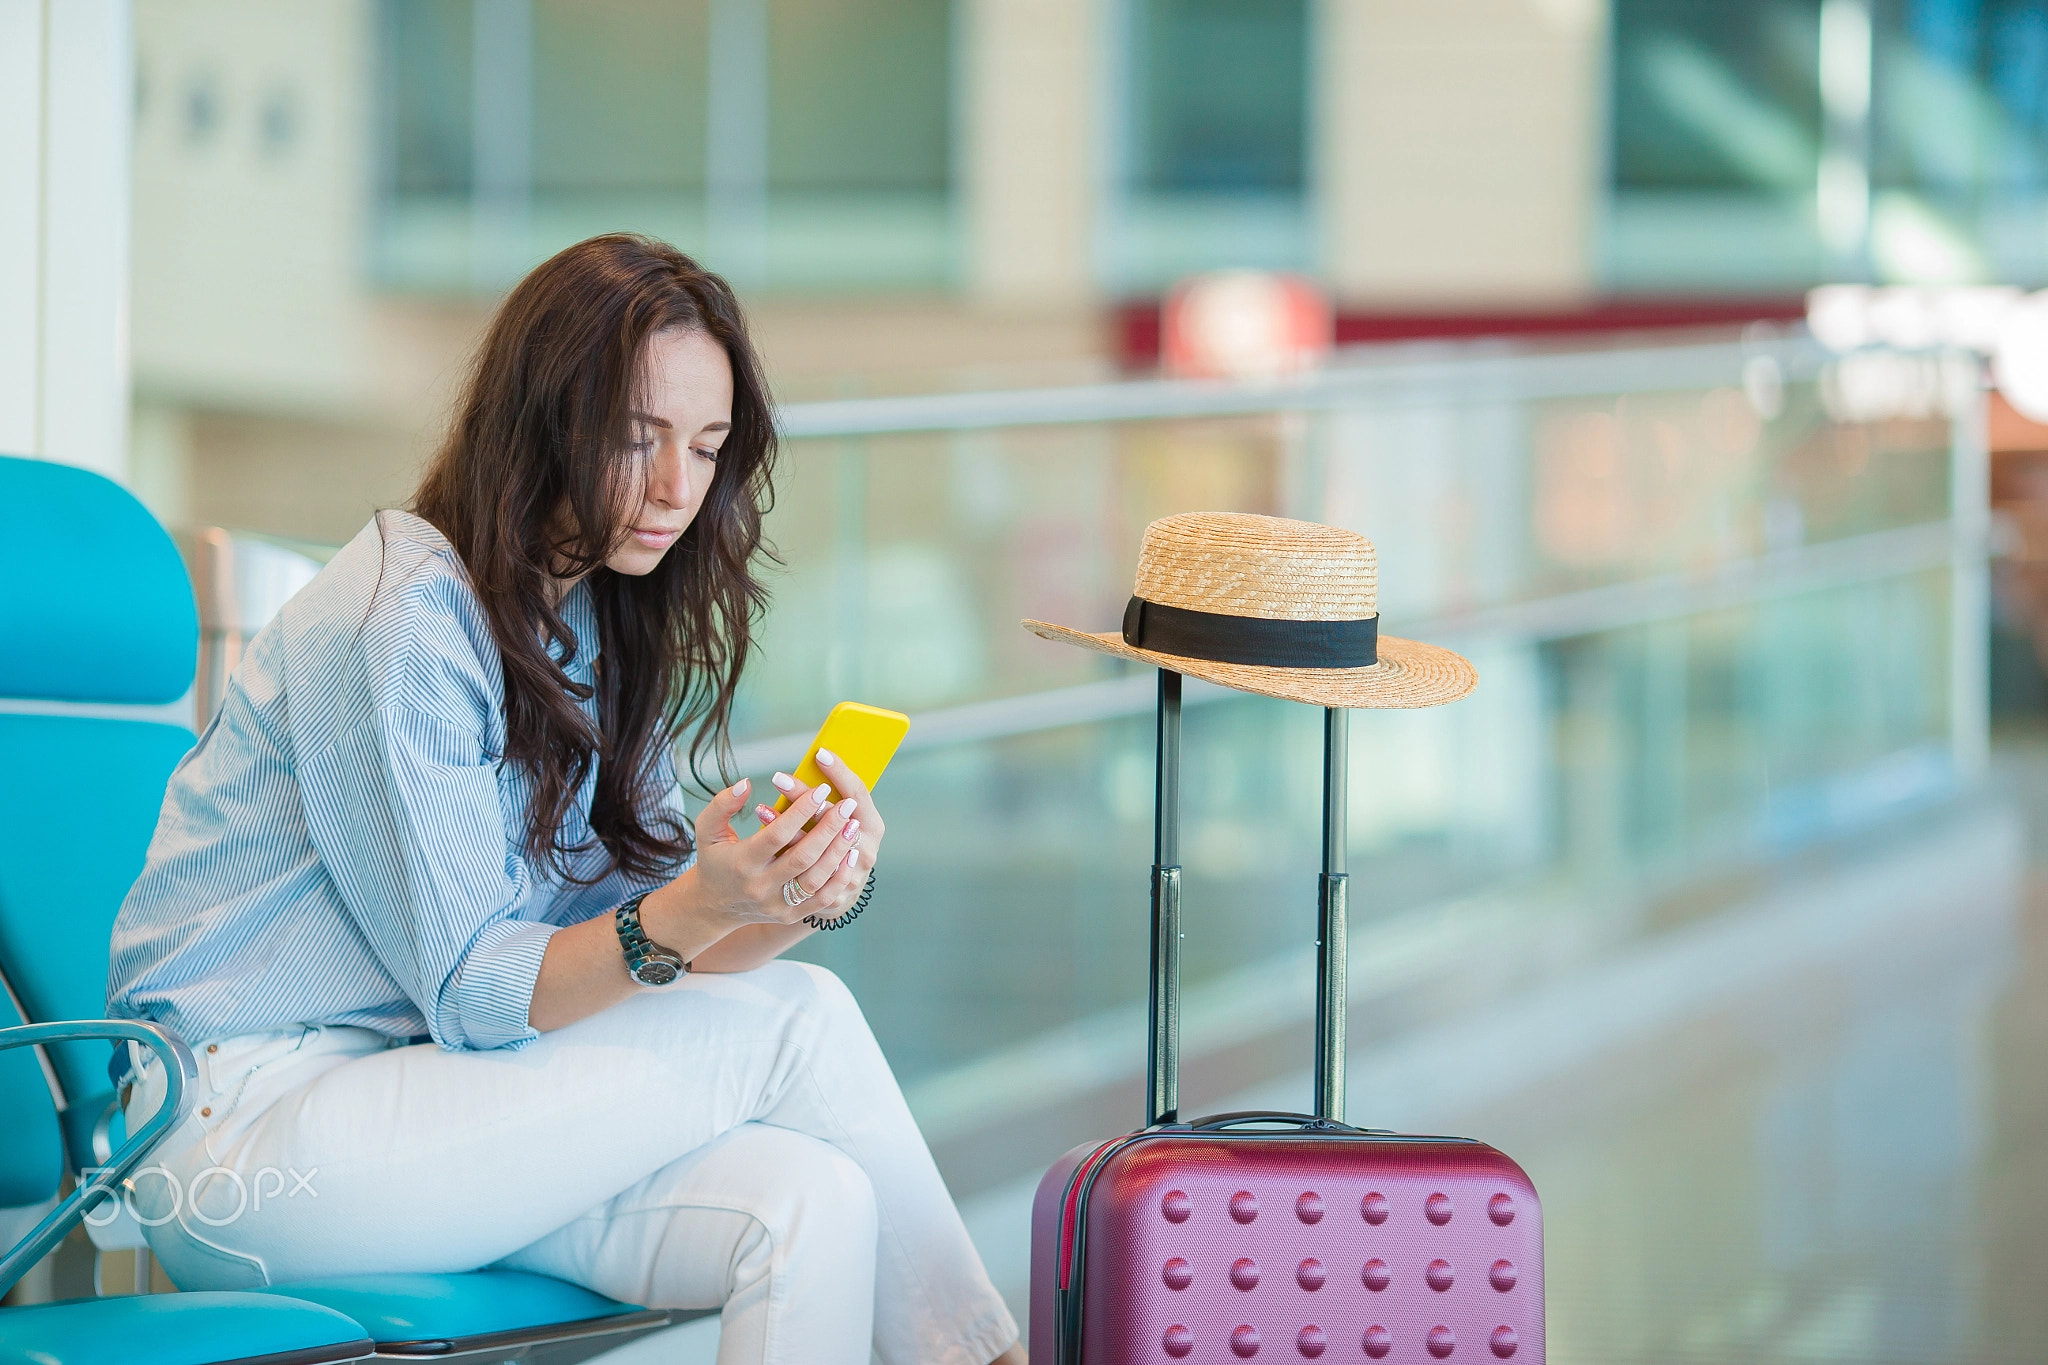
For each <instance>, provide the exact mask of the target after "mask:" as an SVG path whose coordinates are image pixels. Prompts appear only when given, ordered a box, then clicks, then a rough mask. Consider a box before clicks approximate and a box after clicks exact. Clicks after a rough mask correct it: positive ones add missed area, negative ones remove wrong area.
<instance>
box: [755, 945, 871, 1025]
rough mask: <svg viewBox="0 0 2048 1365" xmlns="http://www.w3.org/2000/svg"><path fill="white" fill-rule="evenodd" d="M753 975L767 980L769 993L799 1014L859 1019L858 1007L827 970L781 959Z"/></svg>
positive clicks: (848, 992)
mask: <svg viewBox="0 0 2048 1365" xmlns="http://www.w3.org/2000/svg"><path fill="white" fill-rule="evenodd" d="M756 971H757V972H759V973H760V974H762V975H763V976H764V977H766V978H767V979H768V982H769V984H770V986H771V989H773V990H775V991H776V993H778V994H779V995H781V996H782V997H783V998H784V999H786V1000H788V1001H789V1002H790V1003H791V1004H792V1005H794V1006H795V1007H796V1008H797V1009H798V1010H800V1011H801V1012H803V1013H806V1014H819V1015H828V1016H833V1017H843V1016H846V1015H852V1016H854V1017H855V1018H862V1016H861V1012H860V1003H859V1002H858V1001H856V1000H855V999H854V998H853V992H852V991H850V990H848V989H847V988H846V983H845V982H844V981H841V980H840V979H839V977H838V975H837V974H836V973H834V972H833V971H832V970H831V969H830V968H828V967H820V966H819V965H818V964H817V963H815V962H792V961H790V960H789V959H787V958H782V959H779V960H777V961H775V962H771V963H769V964H768V965H766V966H764V967H760V968H757V969H756ZM863 1022H865V1021H864V1020H863Z"/></svg>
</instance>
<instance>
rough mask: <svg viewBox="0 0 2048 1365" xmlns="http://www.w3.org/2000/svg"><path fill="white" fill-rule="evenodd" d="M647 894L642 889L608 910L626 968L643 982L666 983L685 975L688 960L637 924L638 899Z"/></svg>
mask: <svg viewBox="0 0 2048 1365" xmlns="http://www.w3.org/2000/svg"><path fill="white" fill-rule="evenodd" d="M649 894H650V892H647V891H642V892H641V893H640V894H639V895H637V896H634V897H633V898H632V899H631V900H629V901H627V902H626V903H625V904H624V905H621V906H620V907H619V908H618V909H617V910H615V911H613V912H612V919H613V924H614V926H615V927H616V928H617V930H618V934H619V948H620V951H622V952H623V953H625V955H626V970H627V971H628V972H630V973H632V976H633V979H634V980H635V981H638V982H639V983H640V984H641V985H643V986H666V985H667V984H669V983H670V982H671V981H674V980H676V979H677V978H678V977H682V976H687V975H689V971H690V964H689V963H687V962H685V961H683V959H682V957H681V955H680V954H678V953H676V952H674V951H673V950H671V949H668V948H664V947H662V946H661V945H660V944H659V943H656V942H655V941H654V940H653V939H651V938H649V937H647V930H646V929H644V928H643V927H641V924H640V902H641V901H644V900H646V899H647V897H648V895H649Z"/></svg>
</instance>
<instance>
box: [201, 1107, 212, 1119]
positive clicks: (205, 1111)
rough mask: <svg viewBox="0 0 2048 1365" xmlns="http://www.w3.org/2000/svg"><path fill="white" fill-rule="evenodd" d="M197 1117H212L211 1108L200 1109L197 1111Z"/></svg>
mask: <svg viewBox="0 0 2048 1365" xmlns="http://www.w3.org/2000/svg"><path fill="white" fill-rule="evenodd" d="M199 1117H200V1118H203V1119H210V1118H212V1117H213V1110H212V1109H211V1108H207V1109H202V1110H200V1111H199Z"/></svg>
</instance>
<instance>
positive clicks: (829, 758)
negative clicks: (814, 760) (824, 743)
mask: <svg viewBox="0 0 2048 1365" xmlns="http://www.w3.org/2000/svg"><path fill="white" fill-rule="evenodd" d="M838 761H839V755H837V754H835V753H833V752H832V751H831V750H830V749H820V750H818V762H820V763H822V764H824V765H825V766H826V767H828V768H829V767H831V766H832V765H833V764H834V763H837V762H838Z"/></svg>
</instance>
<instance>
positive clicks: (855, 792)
mask: <svg viewBox="0 0 2048 1365" xmlns="http://www.w3.org/2000/svg"><path fill="white" fill-rule="evenodd" d="M818 768H819V770H820V771H822V772H823V773H824V774H825V780H826V781H827V782H829V783H831V784H832V785H833V786H834V787H835V788H836V789H837V790H838V792H839V794H840V795H841V796H843V797H847V798H850V799H851V800H852V801H853V802H854V812H853V818H854V820H855V822H856V823H858V824H859V825H860V865H861V866H862V867H864V868H866V869H867V870H868V871H870V872H872V871H874V869H875V859H876V858H877V857H878V856H880V854H881V851H882V835H883V834H884V833H886V832H887V831H886V829H885V828H884V827H883V824H882V812H881V811H880V810H878V809H876V807H875V798H874V794H873V793H872V792H870V791H869V790H868V784H867V783H865V782H863V781H861V780H860V774H859V773H857V772H855V771H854V770H853V769H852V768H849V767H847V766H846V764H845V763H844V762H842V761H841V760H840V758H839V755H837V754H835V753H833V752H832V751H831V750H830V749H820V750H818ZM781 776H782V774H780V773H777V774H776V777H777V778H780V777H781ZM775 785H776V786H777V787H782V789H783V790H784V791H790V790H792V789H794V788H795V787H796V780H795V779H794V778H791V779H789V786H788V787H783V786H782V783H781V782H780V781H778V782H776V784H775ZM792 799H794V798H792ZM863 880H865V878H863Z"/></svg>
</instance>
